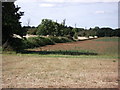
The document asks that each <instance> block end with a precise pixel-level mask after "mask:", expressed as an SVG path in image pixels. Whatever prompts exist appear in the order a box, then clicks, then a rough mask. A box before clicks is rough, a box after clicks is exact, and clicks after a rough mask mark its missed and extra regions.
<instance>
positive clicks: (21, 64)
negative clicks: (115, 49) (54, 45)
mask: <svg viewBox="0 0 120 90" xmlns="http://www.w3.org/2000/svg"><path fill="white" fill-rule="evenodd" d="M117 74H118V60H117V59H109V58H107V59H104V58H97V59H96V58H62V57H41V56H39V55H36V56H28V55H3V84H2V86H3V88H8V87H9V88H42V87H43V88H65V87H67V88H116V87H117V86H118V82H117V80H118V78H117V77H118V75H117Z"/></svg>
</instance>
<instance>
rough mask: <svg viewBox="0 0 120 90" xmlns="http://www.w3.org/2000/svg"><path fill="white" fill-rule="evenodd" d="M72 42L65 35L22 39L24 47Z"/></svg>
mask: <svg viewBox="0 0 120 90" xmlns="http://www.w3.org/2000/svg"><path fill="white" fill-rule="evenodd" d="M66 42H72V40H70V39H68V38H66V37H61V38H60V37H30V38H28V39H26V40H23V45H24V47H23V48H24V49H25V48H26V49H27V48H35V47H41V46H45V45H54V44H55V43H66Z"/></svg>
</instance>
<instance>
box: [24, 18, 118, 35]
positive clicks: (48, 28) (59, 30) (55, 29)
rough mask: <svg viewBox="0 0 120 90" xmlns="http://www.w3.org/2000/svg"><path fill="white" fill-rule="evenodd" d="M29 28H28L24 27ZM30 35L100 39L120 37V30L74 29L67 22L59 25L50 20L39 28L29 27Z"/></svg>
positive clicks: (108, 28)
mask: <svg viewBox="0 0 120 90" xmlns="http://www.w3.org/2000/svg"><path fill="white" fill-rule="evenodd" d="M24 28H27V27H24ZM27 33H28V34H34V35H43V36H46V35H50V36H69V37H77V36H86V37H88V36H98V37H113V36H118V37H119V36H120V28H118V29H112V28H110V27H103V28H100V27H94V28H90V29H84V28H74V27H71V26H67V25H65V20H63V22H62V23H57V22H55V21H52V20H50V19H42V22H41V24H39V25H38V27H28V28H27Z"/></svg>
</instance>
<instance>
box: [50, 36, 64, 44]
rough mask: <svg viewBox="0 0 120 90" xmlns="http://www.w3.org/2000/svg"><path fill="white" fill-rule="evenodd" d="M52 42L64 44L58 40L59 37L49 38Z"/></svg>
mask: <svg viewBox="0 0 120 90" xmlns="http://www.w3.org/2000/svg"><path fill="white" fill-rule="evenodd" d="M49 38H50V39H51V40H52V41H54V42H55V43H63V41H62V40H61V39H60V38H58V37H49Z"/></svg>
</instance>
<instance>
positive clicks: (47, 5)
mask: <svg viewBox="0 0 120 90" xmlns="http://www.w3.org/2000/svg"><path fill="white" fill-rule="evenodd" d="M39 6H40V7H54V6H55V4H50V3H42V4H39Z"/></svg>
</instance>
